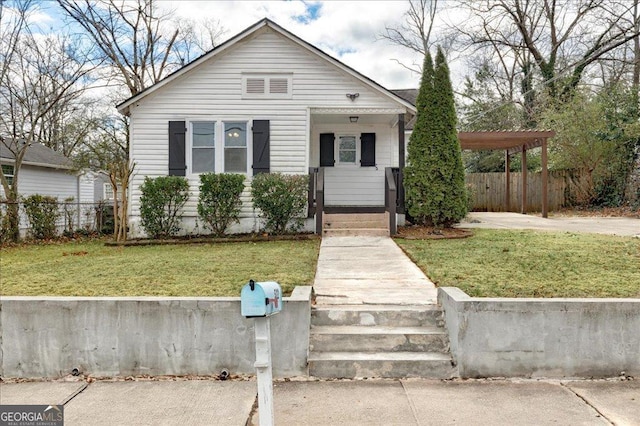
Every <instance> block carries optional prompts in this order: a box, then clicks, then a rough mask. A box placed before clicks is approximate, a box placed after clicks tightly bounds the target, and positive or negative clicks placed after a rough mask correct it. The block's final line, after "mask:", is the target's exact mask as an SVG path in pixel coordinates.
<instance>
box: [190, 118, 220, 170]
mask: <svg viewBox="0 0 640 426" xmlns="http://www.w3.org/2000/svg"><path fill="white" fill-rule="evenodd" d="M191 132H192V134H191V141H192V148H191V172H192V173H207V172H214V171H215V164H216V122H215V121H195V122H193V123H191Z"/></svg>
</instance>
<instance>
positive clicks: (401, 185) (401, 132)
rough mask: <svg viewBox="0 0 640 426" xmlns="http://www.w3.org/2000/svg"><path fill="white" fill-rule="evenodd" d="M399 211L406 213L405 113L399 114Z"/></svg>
mask: <svg viewBox="0 0 640 426" xmlns="http://www.w3.org/2000/svg"><path fill="white" fill-rule="evenodd" d="M398 167H399V168H400V172H399V173H398V188H397V191H398V213H404V114H398Z"/></svg>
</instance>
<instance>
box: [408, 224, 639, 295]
mask: <svg viewBox="0 0 640 426" xmlns="http://www.w3.org/2000/svg"><path fill="white" fill-rule="evenodd" d="M473 232H474V234H475V235H474V236H473V237H471V238H466V239H458V240H403V239H397V240H396V242H397V243H398V244H399V245H400V246H401V247H402V248H403V249H404V250H405V251H406V252H407V253H408V254H409V256H410V257H411V258H412V259H413V261H414V262H416V263H417V264H418V266H420V268H422V270H423V271H424V272H425V273H426V274H427V276H428V277H429V278H430V279H431V280H432V281H433V282H434V283H436V285H438V286H439V287H459V288H460V289H461V290H463V291H464V292H465V293H467V294H468V295H470V296H474V297H630V298H635V297H640V239H638V238H631V237H628V238H623V237H616V236H608V235H593V234H571V233H562V232H536V231H504V230H488V229H476V230H474V231H473Z"/></svg>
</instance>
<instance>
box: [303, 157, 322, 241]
mask: <svg viewBox="0 0 640 426" xmlns="http://www.w3.org/2000/svg"><path fill="white" fill-rule="evenodd" d="M308 203H309V206H308V214H307V217H313V216H314V215H315V217H316V234H318V235H322V213H323V211H324V168H323V167H309V198H308Z"/></svg>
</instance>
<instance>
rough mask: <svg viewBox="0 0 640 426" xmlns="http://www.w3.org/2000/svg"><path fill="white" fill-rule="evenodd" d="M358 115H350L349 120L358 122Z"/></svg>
mask: <svg viewBox="0 0 640 426" xmlns="http://www.w3.org/2000/svg"><path fill="white" fill-rule="evenodd" d="M358 118H359V117H358V116H357V115H352V116H351V117H349V121H350V122H352V123H357V122H358Z"/></svg>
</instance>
